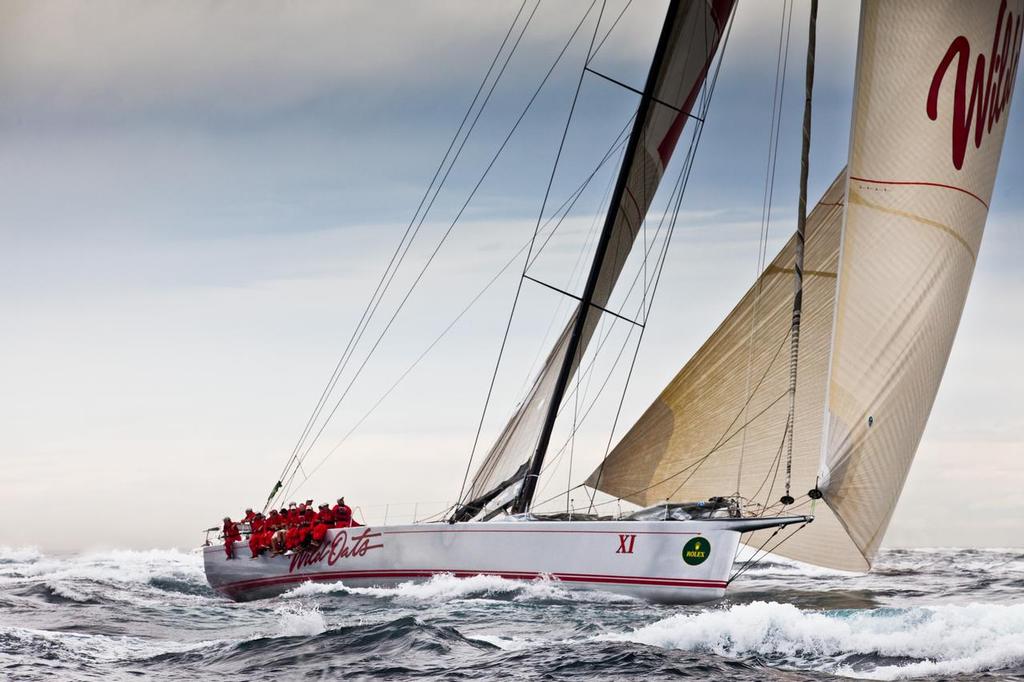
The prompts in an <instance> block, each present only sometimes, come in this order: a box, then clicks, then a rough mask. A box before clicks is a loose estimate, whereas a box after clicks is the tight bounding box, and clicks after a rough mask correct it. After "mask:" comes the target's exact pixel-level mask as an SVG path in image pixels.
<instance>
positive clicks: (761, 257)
mask: <svg viewBox="0 0 1024 682" xmlns="http://www.w3.org/2000/svg"><path fill="white" fill-rule="evenodd" d="M787 9H788V10H789V20H788V21H787V19H786V11H787ZM792 25H793V3H792V2H791V1H789V2H783V4H782V17H781V18H780V20H779V45H778V49H777V54H776V57H775V85H774V86H773V88H772V114H771V123H770V125H769V128H768V131H769V132H768V158H767V161H766V165H765V171H764V196H763V198H762V200H761V231H760V235H759V238H758V239H759V242H758V252H757V267H756V269H755V271H754V281H755V282H756V283H757V286H756V289H755V291H754V303H753V306H752V309H751V313H750V338H749V341H748V344H747V387H746V389H745V390H749V388H750V374H751V372H752V371H753V369H754V332H755V330H756V329H757V319H758V313H759V311H760V303H761V290H762V289H763V286H764V282H763V281H762V279H761V275H762V273H763V271H764V267H765V261H766V260H767V258H768V230H769V227H770V225H771V213H772V200H773V198H774V195H775V168H776V164H777V162H778V158H779V154H778V152H779V139H780V138H781V135H780V129H781V127H782V100H783V96H784V95H785V92H786V67H787V65H788V64H789V36H790V29H791V28H792ZM783 36H785V40H783ZM755 390H756V389H755ZM748 404H749V400H748ZM744 416H745V415H744ZM746 448H747V434H746V431H744V432H743V438H742V440H741V442H740V456H739V461H738V464H737V467H736V493H737V495H739V491H740V490H741V489H742V482H741V481H742V478H743V459H744V455H745V454H746Z"/></svg>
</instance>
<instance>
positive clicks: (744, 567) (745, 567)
mask: <svg viewBox="0 0 1024 682" xmlns="http://www.w3.org/2000/svg"><path fill="white" fill-rule="evenodd" d="M812 1H813V0H812ZM808 523H810V521H804V522H803V523H801V524H800V525H799V526H797V527H796V528H795V529H793V532H791V533H790V534H789V535H787V536H786V537H784V538H782V539H781V540H779V541H778V542H777V543H775V544H774V545H772V546H771V547H770V548H768V549H767V550H765V551H764V554H762V555H761V556H760V557H759V558H757V559H756V561H755V560H754V559H755V557H757V554H758V552H760V551H761V550H762V549H764V546H765V545H767V544H768V542H769V541H771V539H772V538H774V537H775V536H776V535H778V534H779V532H780V531H781V530H782V529H783V528H785V526H779V527H778V528H776V529H775V532H774V533H772V534H771V535H770V536H769V537H768V539H767V540H765V541H764V543H763V544H762V545H761V547H760V548H759V549H758V550H757V551H756V552H754V556H752V557H751V558H750V559H748V560H747V561H746V562H745V563H744V564H743V565H742V566H741V567H740V569H739V570H738V571H736V572H735V573H733V575H732V577H731V578H729V580H727V581H726V583H725V585H726V587H728V586H729V585H731V584H732V581H733V580H736V578H739V577H740V576H741V575H743V574H744V573H746V572H747V571H748V570H750V569H751V568H753V567H754V566H756V565H757V564H759V563H761V562H762V561H764V558H765V557H766V556H768V555H769V554H771V553H772V552H774V551H775V550H776V549H778V548H779V547H781V546H782V544H783V543H784V542H788V541H789V540H790V539H791V538H792V537H793V536H794V535H796V534H797V533H799V532H800V531H801V530H803V529H804V528H805V527H806V526H807V524H808ZM751 562H753V563H751ZM748 564H749V566H748Z"/></svg>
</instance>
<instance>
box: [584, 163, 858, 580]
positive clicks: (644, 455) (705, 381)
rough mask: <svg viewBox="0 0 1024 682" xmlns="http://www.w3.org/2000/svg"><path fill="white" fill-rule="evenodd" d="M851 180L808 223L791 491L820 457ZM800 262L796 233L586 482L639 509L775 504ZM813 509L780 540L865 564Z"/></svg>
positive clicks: (803, 486) (809, 554)
mask: <svg viewBox="0 0 1024 682" xmlns="http://www.w3.org/2000/svg"><path fill="white" fill-rule="evenodd" d="M845 181H846V175H845V173H841V174H840V175H839V177H837V178H836V180H835V182H833V183H832V186H831V187H829V189H828V190H827V191H826V192H825V194H824V195H823V196H822V198H821V200H820V201H819V202H818V204H817V206H815V207H814V209H813V210H812V211H811V212H810V214H809V215H808V220H807V232H806V238H807V241H806V248H805V256H804V306H803V325H802V327H801V332H800V372H799V374H798V379H797V381H798V383H797V403H796V428H795V431H794V433H795V436H796V437H795V441H794V444H793V445H794V447H793V490H794V491H797V492H798V493H803V492H806V491H807V490H809V489H810V488H813V487H814V484H815V475H816V473H817V471H818V463H819V459H820V452H821V440H822V430H823V420H822V414H823V409H824V405H825V390H826V385H827V375H828V355H829V346H830V339H831V331H832V312H833V309H834V301H835V287H836V264H837V261H838V257H839V233H840V224H841V222H842V216H843V210H842V203H843V190H844V188H845ZM793 259H794V241H793V240H790V242H789V243H788V244H786V246H785V247H784V248H783V249H782V251H781V252H780V253H779V254H778V256H776V257H775V259H774V260H773V261H772V262H771V264H770V265H769V266H768V267H767V268H766V269H765V271H764V273H763V274H762V275H761V277H760V278H759V279H758V280H757V282H756V283H755V284H754V286H752V287H751V288H750V290H749V291H748V292H747V293H746V295H745V296H744V297H743V298H742V299H741V300H740V302H739V304H738V305H737V306H736V307H735V308H734V309H733V311H732V312H731V313H730V314H729V316H728V317H726V319H725V321H724V322H722V324H721V325H720V326H719V327H718V329H717V330H716V331H715V332H714V334H712V335H711V337H710V338H709V339H708V340H707V342H706V343H705V344H704V346H703V347H702V348H701V349H700V350H698V351H697V353H696V354H695V355H694V356H693V358H692V359H691V360H690V361H689V362H688V363H687V364H686V366H685V367H683V369H682V370H681V371H680V372H679V374H677V375H676V377H675V378H674V379H673V380H672V382H671V383H670V384H669V385H668V386H667V387H665V389H664V390H663V391H662V393H661V395H660V396H659V397H658V399H657V400H656V401H655V402H654V404H652V405H651V406H650V407H649V408H648V409H647V411H646V412H644V414H643V415H642V416H641V417H640V419H639V420H638V421H637V423H636V425H635V426H633V428H632V429H631V430H630V431H629V432H628V433H627V434H626V435H625V437H623V438H622V440H621V441H620V442H619V444H618V445H617V446H616V447H615V449H614V450H613V451H612V452H611V453H610V455H609V457H608V459H607V460H606V461H605V462H604V464H603V466H601V467H598V468H597V469H596V470H595V471H594V472H593V473H592V474H591V475H590V477H589V478H588V479H587V481H586V484H587V485H588V486H590V487H595V488H597V489H599V490H602V491H604V492H606V493H608V494H610V495H613V496H615V497H619V498H622V499H624V500H628V501H630V502H634V503H636V504H639V505H643V506H648V505H653V504H658V503H661V502H664V501H666V500H668V501H676V502H683V501H693V500H702V499H707V498H709V497H712V496H716V495H737V494H738V495H739V496H740V497H741V498H744V499H745V507H746V510H747V511H748V512H757V511H763V509H764V508H765V507H771V508H772V510H773V511H779V507H778V505H776V503H777V502H778V499H779V497H780V496H781V495H782V493H783V475H784V468H785V463H784V462H783V461H782V457H783V454H784V452H783V449H782V445H783V443H782V438H783V435H784V434H785V430H786V420H787V412H788V407H789V403H788V402H787V395H788V394H787V391H788V387H789V331H790V324H791V318H792V312H793ZM798 504H800V505H801V506H799V507H798V508H797V509H796V513H807V512H808V511H809V509H810V505H809V504H807V503H806V498H804V500H798ZM772 505H775V506H774V507H772ZM791 509H792V508H791ZM816 515H817V519H816V520H815V522H814V523H813V524H812V525H810V526H808V527H807V528H806V529H804V530H803V531H801V532H800V533H798V534H796V535H795V536H794V537H793V538H792V539H791V540H790V541H788V542H787V543H786V544H785V545H783V547H785V548H786V549H787V550H799V551H800V553H801V556H802V558H817V559H818V561H819V562H820V563H825V562H827V561H829V559H830V558H835V559H836V560H837V561H840V562H842V563H843V564H844V565H847V566H849V565H855V566H856V567H857V568H865V566H864V565H863V562H862V561H861V560H860V554H859V552H858V551H857V549H856V547H855V546H854V545H853V544H852V543H851V542H850V540H849V539H848V538H847V537H846V534H845V533H844V532H843V529H842V527H841V526H840V525H839V524H838V522H837V521H836V519H834V518H832V517H831V514H830V513H829V512H828V509H827V508H825V507H824V506H823V505H818V507H817V509H816ZM748 540H749V541H750V542H751V543H754V542H756V543H757V544H760V541H763V540H760V541H759V538H757V537H755V538H753V539H750V538H748Z"/></svg>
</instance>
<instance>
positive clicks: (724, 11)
mask: <svg viewBox="0 0 1024 682" xmlns="http://www.w3.org/2000/svg"><path fill="white" fill-rule="evenodd" d="M733 1H734V0H713V1H712V3H711V7H710V11H711V18H712V20H713V21H714V22H715V29H716V34H715V40H714V43H713V44H712V45H711V49H710V50H709V51H708V56H707V59H705V60H704V68H702V69H701V71H700V75H699V76H698V77H697V80H696V81H694V84H693V87H692V88H690V94H688V95H687V96H686V101H685V102H683V105H682V106H681V107H679V108H680V110H681V111H680V112H679V113H678V114H677V115H676V119H675V120H674V121H672V125H671V126H670V127H669V129H668V132H667V133H666V134H665V137H664V138H663V139H662V141H661V143H660V144H659V145H658V157H659V158H661V167H662V168H664V167H666V166H667V165H668V160H669V159H670V158H672V152H674V151H675V149H676V143H677V142H679V136H680V135H682V133H683V126H684V125H685V124H686V119H687V118H688V117H689V115H690V112H691V111H692V110H693V103H694V101H696V99H697V94H698V93H700V88H701V85H703V84H704V79H705V78H706V77H707V74H708V68H710V66H711V61H712V59H713V58H714V56H715V52H716V51H717V50H718V41H719V39H720V38H721V37H722V31H723V30H724V29H725V22H726V21H728V19H729V13H730V12H732V5H733Z"/></svg>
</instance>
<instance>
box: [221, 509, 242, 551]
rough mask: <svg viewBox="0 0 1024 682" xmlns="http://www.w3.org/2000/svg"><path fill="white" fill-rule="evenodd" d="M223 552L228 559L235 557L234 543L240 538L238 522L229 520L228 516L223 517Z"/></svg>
mask: <svg viewBox="0 0 1024 682" xmlns="http://www.w3.org/2000/svg"><path fill="white" fill-rule="evenodd" d="M223 531H224V553H225V554H227V555H228V558H229V559H234V558H235V548H234V546H233V545H234V543H235V542H238V541H239V540H241V539H242V534H241V533H240V532H238V524H237V523H235V522H234V521H232V520H231V517H230V516H225V517H224V528H223Z"/></svg>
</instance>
